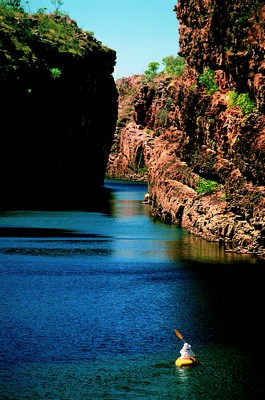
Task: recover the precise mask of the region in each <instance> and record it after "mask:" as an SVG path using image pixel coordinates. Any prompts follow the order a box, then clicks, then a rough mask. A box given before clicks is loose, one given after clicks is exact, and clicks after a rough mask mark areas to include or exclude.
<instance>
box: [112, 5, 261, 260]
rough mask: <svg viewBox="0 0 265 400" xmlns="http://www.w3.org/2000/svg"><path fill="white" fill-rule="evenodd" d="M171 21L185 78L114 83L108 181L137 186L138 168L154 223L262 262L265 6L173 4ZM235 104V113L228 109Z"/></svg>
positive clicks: (162, 76)
mask: <svg viewBox="0 0 265 400" xmlns="http://www.w3.org/2000/svg"><path fill="white" fill-rule="evenodd" d="M218 3H219V2H218ZM175 12H176V14H177V17H178V19H179V23H180V55H181V56H182V57H185V59H186V63H187V65H186V69H185V72H184V74H183V75H182V76H181V77H180V78H176V77H170V76H166V75H160V76H157V77H156V78H155V79H154V80H153V81H152V82H149V83H147V84H143V83H142V82H143V80H142V77H140V76H139V77H131V78H128V79H122V80H120V81H118V82H117V85H118V88H119V93H120V110H119V119H118V121H119V124H118V128H117V131H116V135H115V142H114V143H115V147H113V151H112V154H111V157H110V159H109V164H108V169H107V171H108V176H113V177H124V178H128V176H130V177H131V178H132V179H137V178H136V176H135V173H136V172H137V166H139V160H141V163H140V167H141V168H142V169H143V168H144V167H146V168H148V176H147V179H148V185H149V189H148V191H149V194H150V205H151V209H152V214H153V216H154V217H156V218H160V219H161V220H164V221H165V222H168V223H175V224H179V225H181V226H182V227H184V228H187V229H188V230H189V232H190V233H192V234H195V235H198V236H201V237H203V238H205V239H207V240H210V241H219V242H220V243H223V244H224V247H225V248H226V250H230V251H237V252H250V253H253V254H256V255H259V256H262V255H264V254H265V187H264V181H265V168H264V160H265V114H264V107H265V104H264V79H265V69H264V51H265V43H264V23H265V5H264V2H263V1H262V2H261V1H257V0H255V1H254V0H253V1H243V0H241V1H239V0H238V1H235V2H233V4H231V2H229V1H222V2H220V4H217V2H216V1H211V0H204V1H203V0H201V1H197V0H196V1H195V0H194V1H193V0H189V1H187V0H180V1H179V2H178V4H177V5H176V7H175ZM205 68H208V69H210V71H213V72H214V82H211V84H215V85H216V87H215V89H214V90H213V91H211V90H209V86H208V87H207V84H206V85H205V80H204V81H203V80H202V79H201V78H202V77H204V78H205V71H206V69H205ZM209 80H210V78H209ZM206 83H207V82H206ZM208 83H209V82H208ZM210 89H212V87H211V88H210ZM233 94H236V96H239V98H240V99H241V103H240V101H239V102H237V103H235V102H233V101H232V102H231V95H233ZM242 99H243V100H242ZM242 101H243V103H244V104H242ZM249 104H252V107H251V109H250V110H249V109H248V110H247V106H248V105H249ZM253 104H255V107H253ZM244 107H245V108H244ZM246 110H247V111H246ZM125 149H126V150H125ZM129 168H131V170H133V173H131V174H129Z"/></svg>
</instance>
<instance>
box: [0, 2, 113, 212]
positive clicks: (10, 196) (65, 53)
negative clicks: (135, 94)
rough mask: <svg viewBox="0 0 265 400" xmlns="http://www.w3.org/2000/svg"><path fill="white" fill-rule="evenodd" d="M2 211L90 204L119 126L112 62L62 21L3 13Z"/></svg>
mask: <svg viewBox="0 0 265 400" xmlns="http://www.w3.org/2000/svg"><path fill="white" fill-rule="evenodd" d="M0 40H1V48H0V61H1V67H0V82H1V97H2V105H1V124H2V129H1V156H0V160H1V171H2V179H1V205H2V207H5V208H9V207H32V206H33V207H38V206H39V205H44V206H47V205H48V206H51V207H53V206H56V207H57V206H59V207H68V206H70V207H71V206H73V207H76V206H77V207H79V206H86V205H88V204H89V202H90V200H91V198H93V197H94V192H95V190H96V189H98V188H99V187H101V186H102V185H103V182H104V176H105V170H106V165H107V161H108V156H109V152H110V148H111V143H112V139H113V135H114V132H115V126H116V119H117V108H118V104H117V99H118V94H117V89H116V85H115V82H114V79H113V77H112V72H113V68H114V65H115V59H116V54H115V52H114V51H113V50H110V49H108V48H106V47H104V46H103V45H102V43H100V42H99V41H97V40H96V39H95V38H94V37H93V35H91V34H90V33H89V32H84V31H82V30H81V29H79V28H78V27H77V24H76V23H75V21H72V20H71V19H69V18H68V17H66V16H60V15H46V14H35V15H28V14H25V13H20V12H16V11H14V10H10V9H6V8H5V7H1V6H0Z"/></svg>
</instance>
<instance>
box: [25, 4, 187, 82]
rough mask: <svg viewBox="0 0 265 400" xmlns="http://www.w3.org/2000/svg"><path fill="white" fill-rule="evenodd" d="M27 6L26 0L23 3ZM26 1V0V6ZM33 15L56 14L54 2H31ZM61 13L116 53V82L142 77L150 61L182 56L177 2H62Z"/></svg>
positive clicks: (160, 61)
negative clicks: (138, 75)
mask: <svg viewBox="0 0 265 400" xmlns="http://www.w3.org/2000/svg"><path fill="white" fill-rule="evenodd" d="M22 3H23V1H22ZM25 3H26V2H25V1H24V4H25ZM28 3H29V6H27V5H26V6H24V7H25V10H26V11H27V12H30V13H34V12H36V11H37V10H38V9H39V8H44V7H46V8H47V12H52V11H54V9H55V7H54V5H53V4H52V2H51V0H28ZM62 3H63V4H62V6H61V7H59V10H60V11H62V12H65V13H67V14H68V15H69V16H70V17H71V18H72V19H73V20H75V21H76V22H77V25H78V27H79V28H81V29H83V30H86V31H93V32H94V37H95V38H96V39H97V40H99V41H100V42H102V44H103V45H105V46H107V47H109V48H111V49H113V50H115V51H116V57H117V60H116V66H115V70H114V74H113V76H114V79H115V80H116V79H119V78H123V77H128V76H131V75H137V74H142V73H144V71H145V70H146V69H147V68H148V64H149V63H150V62H153V61H156V62H159V63H160V65H161V68H162V66H163V65H162V59H163V58H164V57H167V56H171V55H172V56H174V57H176V56H177V55H178V51H179V35H178V21H177V18H176V14H175V12H174V11H173V8H174V5H175V4H176V3H177V0H62Z"/></svg>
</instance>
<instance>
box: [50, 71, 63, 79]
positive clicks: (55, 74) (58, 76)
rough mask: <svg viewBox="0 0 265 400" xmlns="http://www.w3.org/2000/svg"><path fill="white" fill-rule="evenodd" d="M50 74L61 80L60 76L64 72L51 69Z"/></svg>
mask: <svg viewBox="0 0 265 400" xmlns="http://www.w3.org/2000/svg"><path fill="white" fill-rule="evenodd" d="M50 72H51V75H52V77H53V79H57V78H60V76H61V75H62V71H61V70H60V69H59V68H51V69H50Z"/></svg>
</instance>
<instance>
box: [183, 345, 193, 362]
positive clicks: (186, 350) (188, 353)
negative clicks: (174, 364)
mask: <svg viewBox="0 0 265 400" xmlns="http://www.w3.org/2000/svg"><path fill="white" fill-rule="evenodd" d="M180 354H181V356H180V358H181V359H182V360H183V359H185V360H187V359H188V360H190V359H191V358H195V354H194V353H193V351H192V350H191V345H190V344H188V343H186V342H185V343H184V344H183V347H182V349H181V350H180Z"/></svg>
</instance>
